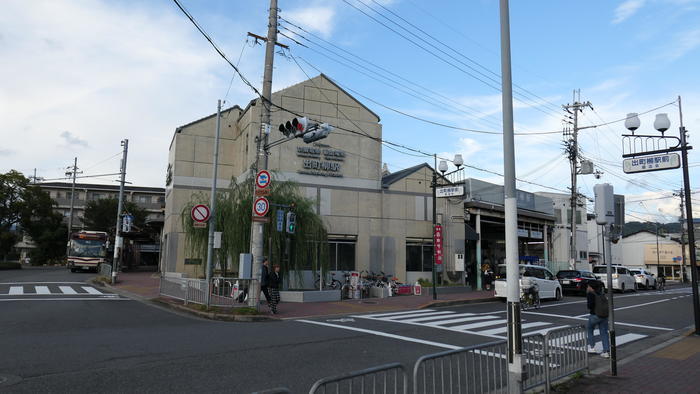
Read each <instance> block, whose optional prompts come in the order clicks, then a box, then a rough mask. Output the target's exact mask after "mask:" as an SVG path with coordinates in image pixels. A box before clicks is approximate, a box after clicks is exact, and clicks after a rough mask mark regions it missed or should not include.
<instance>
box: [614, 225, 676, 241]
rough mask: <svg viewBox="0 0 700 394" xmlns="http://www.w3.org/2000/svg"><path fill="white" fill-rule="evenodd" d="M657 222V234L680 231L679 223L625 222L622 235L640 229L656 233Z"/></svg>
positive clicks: (624, 235)
mask: <svg viewBox="0 0 700 394" xmlns="http://www.w3.org/2000/svg"><path fill="white" fill-rule="evenodd" d="M657 224H658V226H659V234H669V233H675V234H679V233H680V232H681V224H680V223H654V222H627V223H625V225H624V226H623V228H622V236H623V237H626V236H627V235H629V234H634V233H636V232H639V231H642V230H647V231H650V232H652V233H656V225H657Z"/></svg>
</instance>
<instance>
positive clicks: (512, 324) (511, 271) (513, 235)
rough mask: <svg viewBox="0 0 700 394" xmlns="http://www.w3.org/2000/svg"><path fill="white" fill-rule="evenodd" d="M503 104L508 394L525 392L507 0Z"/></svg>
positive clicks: (503, 0)
mask: <svg viewBox="0 0 700 394" xmlns="http://www.w3.org/2000/svg"><path fill="white" fill-rule="evenodd" d="M499 8H500V19H501V89H502V93H501V102H502V107H503V108H502V111H503V172H504V179H503V191H504V196H503V197H504V213H505V238H506V288H507V290H508V294H507V299H508V309H507V313H508V392H509V393H522V392H523V359H522V356H523V350H522V342H523V340H522V327H521V321H520V283H519V280H518V279H519V277H520V275H519V272H518V271H519V270H518V207H517V196H516V189H515V140H514V134H513V80H512V76H511V64H510V16H509V13H510V11H509V9H508V0H500V7H499Z"/></svg>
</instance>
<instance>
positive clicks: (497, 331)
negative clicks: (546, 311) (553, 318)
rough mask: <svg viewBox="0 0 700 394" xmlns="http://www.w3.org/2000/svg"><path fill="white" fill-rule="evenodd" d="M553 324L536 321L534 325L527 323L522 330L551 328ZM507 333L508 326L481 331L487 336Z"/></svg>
mask: <svg viewBox="0 0 700 394" xmlns="http://www.w3.org/2000/svg"><path fill="white" fill-rule="evenodd" d="M551 324H552V323H547V322H543V321H536V322H533V323H525V324H523V325H522V327H521V328H522V329H523V330H524V329H526V328H534V327H542V326H549V325H551ZM507 331H508V327H507V326H503V327H498V328H492V329H490V330H485V331H481V332H483V333H485V334H501V333H505V332H507ZM527 334H528V335H529V334H530V333H529V332H528V333H527Z"/></svg>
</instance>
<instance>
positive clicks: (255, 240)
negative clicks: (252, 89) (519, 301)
mask: <svg viewBox="0 0 700 394" xmlns="http://www.w3.org/2000/svg"><path fill="white" fill-rule="evenodd" d="M276 43H277V0H270V14H269V18H268V25H267V42H266V44H265V70H264V74H263V89H262V96H263V97H262V99H261V101H262V105H263V109H262V125H261V127H260V132H259V133H258V138H257V145H258V146H257V160H256V171H260V170H266V169H267V151H266V149H265V147H266V145H267V136H268V134H269V130H270V118H271V116H270V113H271V111H270V109H271V108H270V104H271V102H272V71H273V63H274V60H275V44H276ZM253 178H255V176H253ZM252 187H253V190H255V186H254V185H253V186H252ZM252 200H253V201H255V198H253V199H252ZM249 214H250V215H252V209H251V212H250V213H249ZM263 230H264V224H263V223H261V222H252V223H251V234H250V253H251V254H252V255H253V279H254V280H253V281H252V282H251V284H250V292H249V293H248V305H249V306H251V307H253V308H255V309H256V310H257V309H258V307H259V306H260V301H259V299H260V275H261V271H262V259H263V245H264V242H265V240H264V239H263ZM321 280H323V278H321Z"/></svg>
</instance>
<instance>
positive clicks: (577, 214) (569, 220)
mask: <svg viewBox="0 0 700 394" xmlns="http://www.w3.org/2000/svg"><path fill="white" fill-rule="evenodd" d="M567 214H568V216H567V220H566V222H567V223H571V209H569V210H568V212H567ZM576 224H581V211H579V210H577V211H576Z"/></svg>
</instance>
